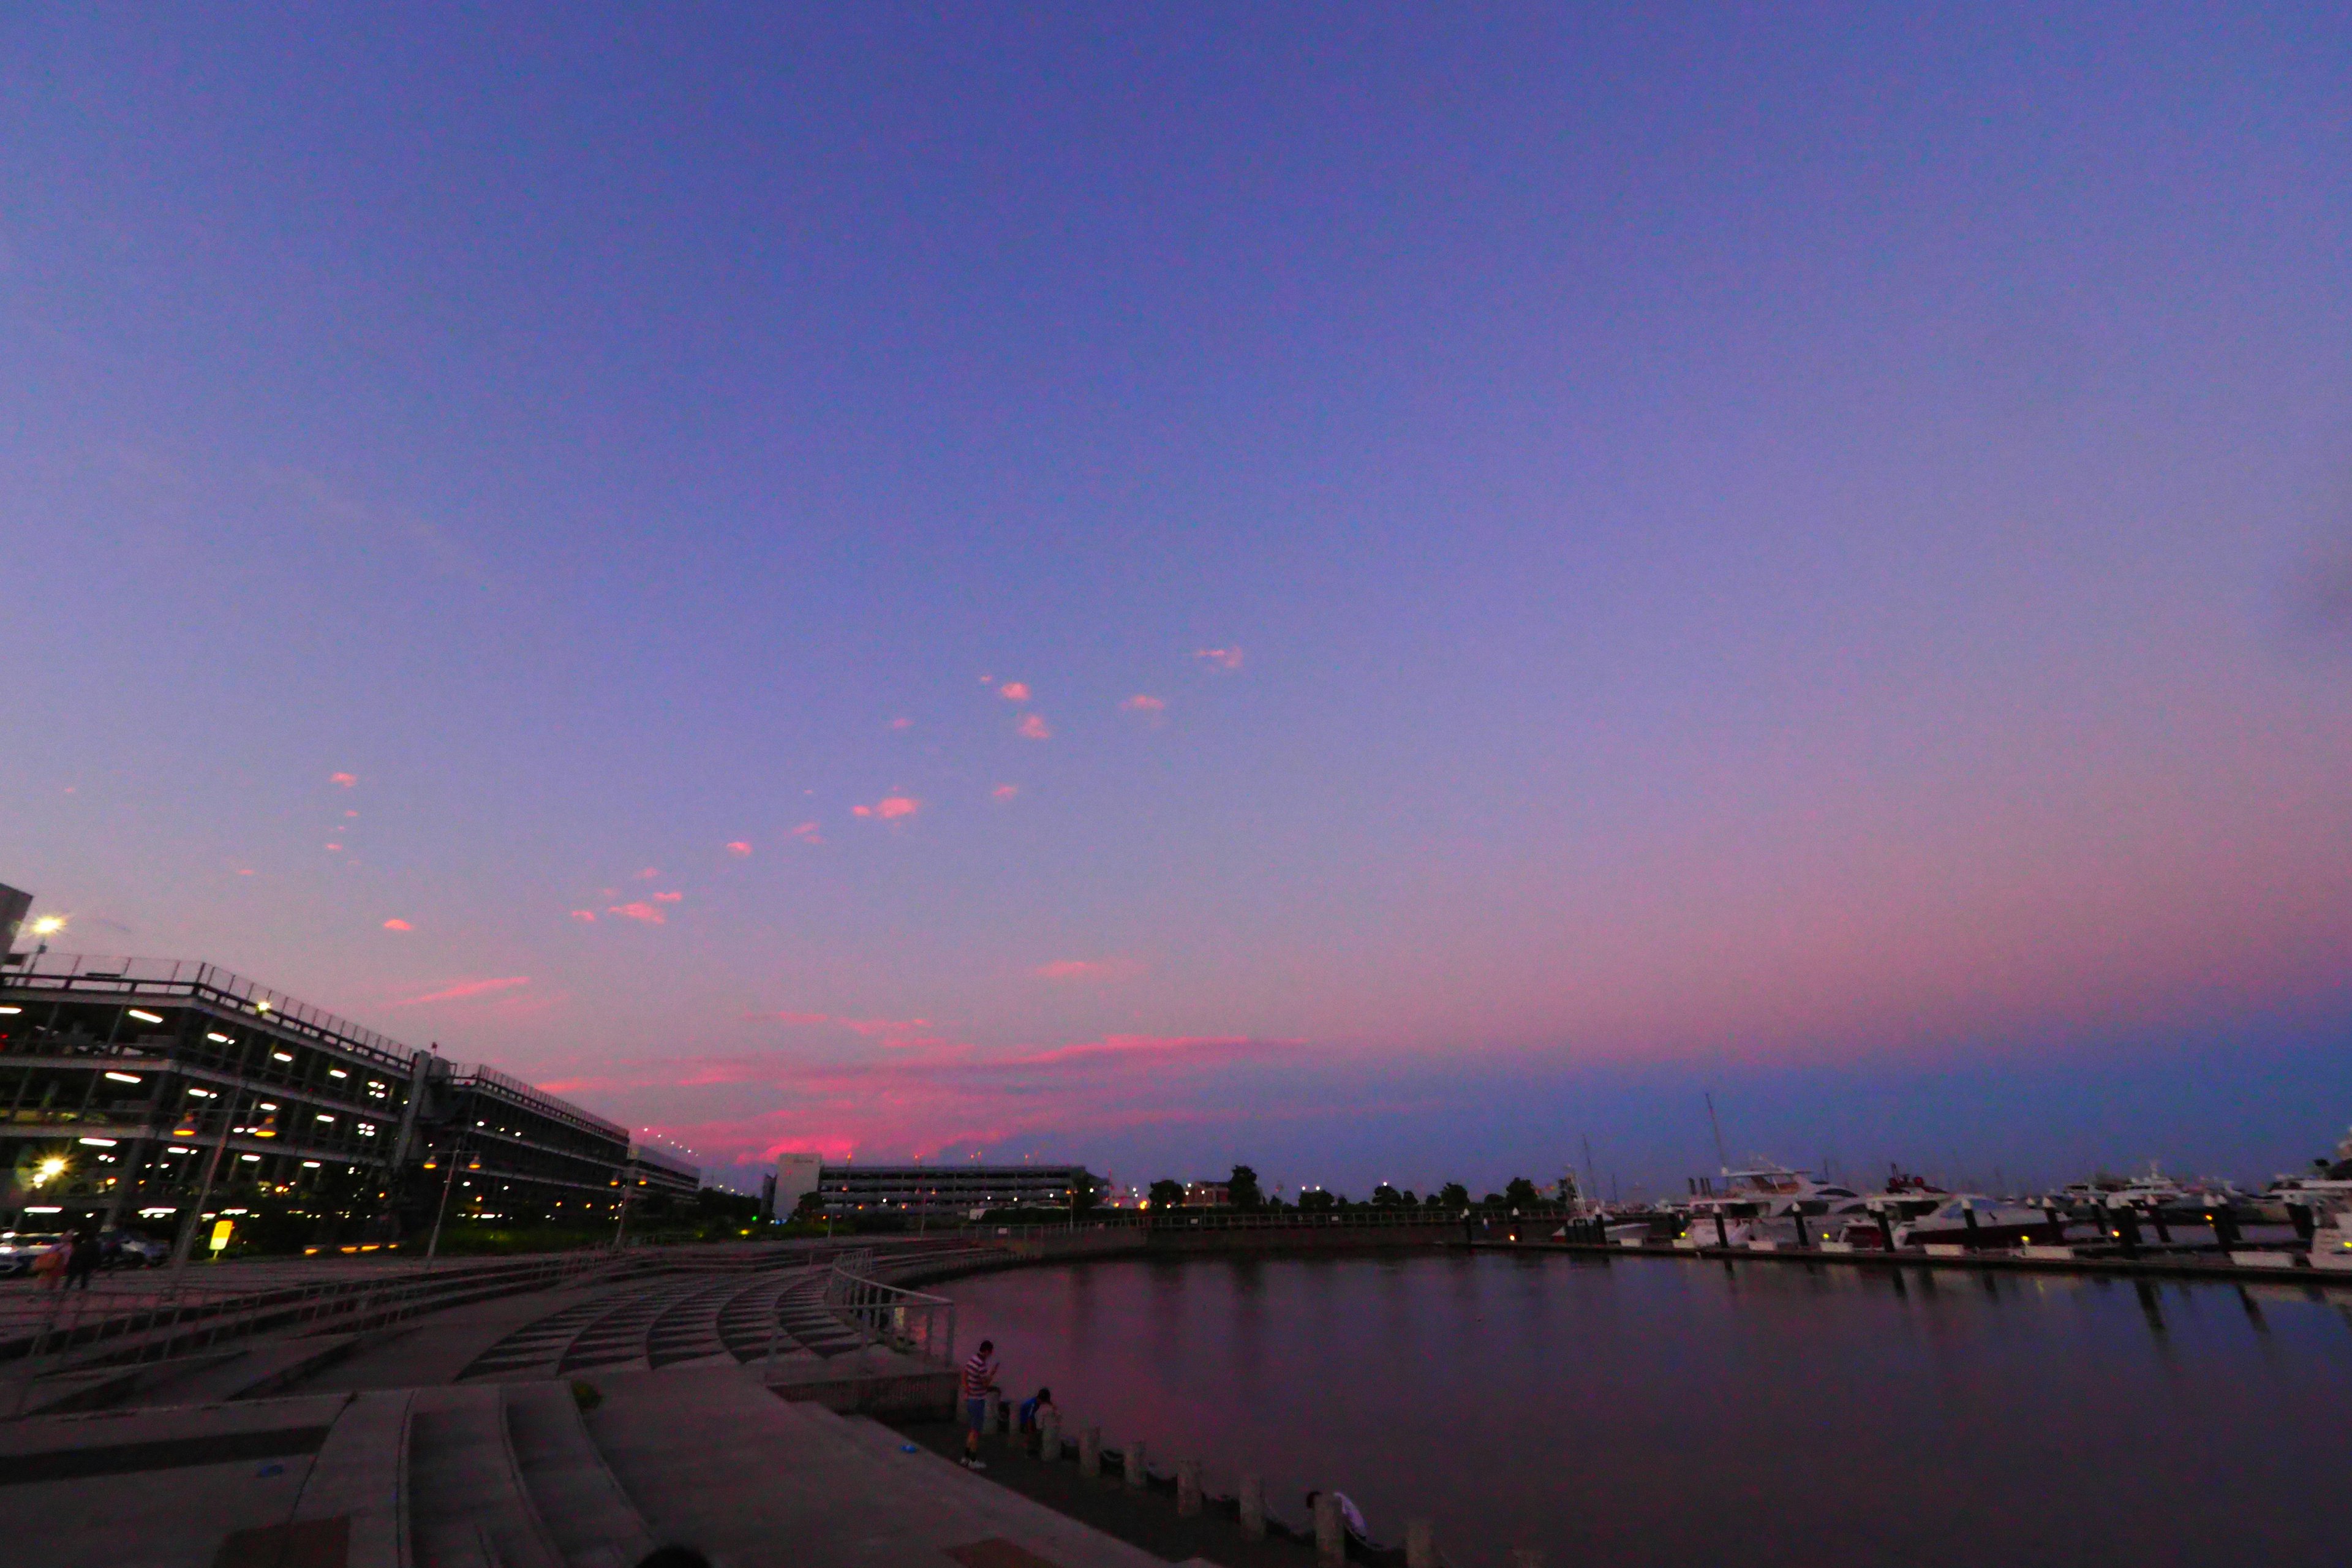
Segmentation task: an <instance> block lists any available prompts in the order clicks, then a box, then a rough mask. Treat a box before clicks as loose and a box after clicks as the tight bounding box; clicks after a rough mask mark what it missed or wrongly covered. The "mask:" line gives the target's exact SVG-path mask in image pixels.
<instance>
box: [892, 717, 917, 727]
mask: <svg viewBox="0 0 2352 1568" xmlns="http://www.w3.org/2000/svg"><path fill="white" fill-rule="evenodd" d="M914 727H915V721H913V720H912V719H893V720H891V721H890V728H892V729H893V730H911V729H913V728H914Z"/></svg>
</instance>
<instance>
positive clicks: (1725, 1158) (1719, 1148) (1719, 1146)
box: [1706, 1089, 1731, 1175]
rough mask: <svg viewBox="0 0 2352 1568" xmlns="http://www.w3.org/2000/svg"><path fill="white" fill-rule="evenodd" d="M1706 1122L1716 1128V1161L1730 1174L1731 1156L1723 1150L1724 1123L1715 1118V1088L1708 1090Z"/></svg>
mask: <svg viewBox="0 0 2352 1568" xmlns="http://www.w3.org/2000/svg"><path fill="white" fill-rule="evenodd" d="M1706 1124H1707V1125H1708V1126H1709V1127H1712V1128H1714V1129H1715V1163H1717V1165H1719V1166H1721V1167H1722V1169H1723V1173H1724V1174H1726V1175H1729V1174H1730V1173H1731V1156H1730V1155H1728V1154H1727V1153H1725V1152H1723V1123H1722V1122H1720V1121H1717V1120H1716V1118H1715V1090H1713V1089H1708V1090H1707V1091H1706Z"/></svg>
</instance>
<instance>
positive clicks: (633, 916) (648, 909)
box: [604, 903, 669, 926]
mask: <svg viewBox="0 0 2352 1568" xmlns="http://www.w3.org/2000/svg"><path fill="white" fill-rule="evenodd" d="M604 912H605V913H606V914H608V915H619V916H621V917H622V918H623V919H624V920H632V921H645V922H646V924H647V925H649V926H658V925H667V924H668V923H669V916H667V915H666V914H664V913H663V912H662V911H661V910H657V909H656V908H654V907H653V905H651V904H645V903H630V904H614V906H613V907H612V908H611V909H609V910H605V911H604Z"/></svg>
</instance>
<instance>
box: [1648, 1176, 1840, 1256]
mask: <svg viewBox="0 0 2352 1568" xmlns="http://www.w3.org/2000/svg"><path fill="white" fill-rule="evenodd" d="M1863 1212H1864V1198H1863V1195H1862V1194H1860V1193H1857V1192H1855V1191H1854V1190H1853V1188H1852V1187H1847V1186H1841V1185H1839V1184H1836V1183H1833V1182H1824V1181H1822V1180H1820V1179H1819V1178H1818V1177H1816V1176H1814V1175H1813V1174H1812V1173H1810V1172H1807V1171H1792V1170H1790V1168H1789V1167H1787V1166H1786V1165H1774V1164H1769V1163H1758V1164H1757V1165H1755V1166H1753V1167H1751V1168H1749V1169H1748V1170H1744V1171H1728V1170H1727V1171H1725V1172H1723V1173H1720V1174H1719V1175H1717V1176H1701V1177H1698V1178H1696V1179H1695V1180H1694V1181H1693V1182H1692V1184H1691V1194H1690V1196H1689V1198H1688V1199H1687V1200H1685V1204H1684V1215H1685V1228H1684V1232H1683V1235H1682V1237H1680V1238H1679V1239H1678V1240H1676V1241H1675V1246H1676V1247H1685V1248H1696V1247H1748V1248H1749V1249H1751V1250H1754V1251H1759V1252H1769V1251H1774V1250H1777V1249H1779V1248H1780V1247H1811V1246H1815V1245H1817V1244H1818V1243H1819V1242H1820V1241H1821V1239H1822V1236H1823V1234H1824V1233H1825V1232H1828V1231H1833V1230H1834V1229H1836V1228H1837V1226H1840V1225H1842V1224H1843V1222H1844V1220H1845V1218H1846V1217H1847V1216H1849V1215H1858V1214H1861V1213H1863ZM1800 1226H1802V1227H1803V1228H1802V1230H1800V1228H1799V1227H1800Z"/></svg>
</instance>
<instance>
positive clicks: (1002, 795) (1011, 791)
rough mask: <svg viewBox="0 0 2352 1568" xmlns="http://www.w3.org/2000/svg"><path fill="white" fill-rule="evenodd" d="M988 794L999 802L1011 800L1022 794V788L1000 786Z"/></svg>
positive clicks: (1007, 785)
mask: <svg viewBox="0 0 2352 1568" xmlns="http://www.w3.org/2000/svg"><path fill="white" fill-rule="evenodd" d="M988 793H989V794H990V795H993V796H994V797H995V798H996V799H998V800H1011V799H1012V798H1013V796H1014V795H1019V794H1020V793H1021V786H1020V785H1019V784H998V785H997V786H996V787H995V788H994V789H992V790H990V791H989V792H988Z"/></svg>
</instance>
